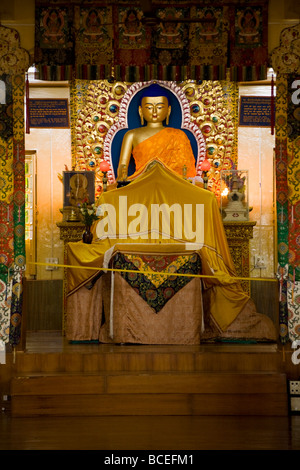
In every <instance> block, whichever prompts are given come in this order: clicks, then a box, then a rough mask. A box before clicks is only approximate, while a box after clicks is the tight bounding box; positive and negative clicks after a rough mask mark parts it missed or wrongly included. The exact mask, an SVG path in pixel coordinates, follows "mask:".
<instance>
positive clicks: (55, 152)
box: [25, 86, 71, 280]
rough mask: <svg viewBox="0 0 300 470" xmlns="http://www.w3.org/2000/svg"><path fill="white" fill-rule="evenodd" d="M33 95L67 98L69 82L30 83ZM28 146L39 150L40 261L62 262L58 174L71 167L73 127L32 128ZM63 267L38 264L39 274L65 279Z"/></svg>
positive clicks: (38, 240)
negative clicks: (49, 267) (53, 260)
mask: <svg viewBox="0 0 300 470" xmlns="http://www.w3.org/2000/svg"><path fill="white" fill-rule="evenodd" d="M30 98H67V99H69V88H68V87H67V86H61V87H60V86H55V87H53V86H52V87H50V86H49V87H39V86H32V87H30ZM25 145H26V150H35V151H36V163H37V183H36V186H37V201H36V202H37V262H38V263H45V261H46V258H58V263H59V264H62V263H63V242H62V241H61V240H60V238H59V236H60V233H59V229H58V227H57V226H56V222H60V221H61V220H62V214H61V213H60V211H59V210H60V208H62V206H63V185H62V182H61V181H60V179H59V178H58V174H62V172H63V171H64V169H65V165H67V166H68V168H69V169H70V168H71V133H70V129H34V128H31V129H30V134H26V135H25ZM62 271H63V270H62V268H58V269H56V270H54V271H48V270H46V266H37V269H36V273H37V275H36V278H37V279H40V280H43V279H62V277H63V273H62Z"/></svg>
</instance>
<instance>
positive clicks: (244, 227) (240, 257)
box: [223, 222, 256, 295]
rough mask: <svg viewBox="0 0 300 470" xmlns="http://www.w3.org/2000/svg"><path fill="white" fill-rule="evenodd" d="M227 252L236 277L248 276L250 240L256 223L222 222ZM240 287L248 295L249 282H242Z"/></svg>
mask: <svg viewBox="0 0 300 470" xmlns="http://www.w3.org/2000/svg"><path fill="white" fill-rule="evenodd" d="M223 225H224V229H225V234H226V237H227V241H228V245H229V250H230V253H231V256H232V260H233V263H234V266H235V269H236V273H237V276H238V277H249V276H250V240H251V238H253V227H254V226H255V225H256V222H223ZM241 284H242V287H243V289H244V291H245V292H247V294H249V295H250V281H248V280H247V281H242V282H241Z"/></svg>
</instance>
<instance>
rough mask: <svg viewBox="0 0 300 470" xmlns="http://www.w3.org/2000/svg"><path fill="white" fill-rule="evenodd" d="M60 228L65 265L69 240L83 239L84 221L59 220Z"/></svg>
mask: <svg viewBox="0 0 300 470" xmlns="http://www.w3.org/2000/svg"><path fill="white" fill-rule="evenodd" d="M56 225H57V227H58V228H59V230H60V239H61V240H63V242H64V265H66V263H67V244H68V243H69V242H78V241H79V240H81V239H82V233H83V231H84V224H83V223H82V222H64V221H63V222H57V224H56ZM66 281H67V270H66V269H65V268H64V274H63V283H64V288H63V331H64V330H65V328H64V325H65V315H66V299H67V282H66Z"/></svg>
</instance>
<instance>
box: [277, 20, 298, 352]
mask: <svg viewBox="0 0 300 470" xmlns="http://www.w3.org/2000/svg"><path fill="white" fill-rule="evenodd" d="M299 38H300V25H299V24H298V25H296V26H293V27H290V28H285V29H284V30H283V31H282V33H281V35H280V46H279V47H277V48H275V49H274V51H273V52H272V56H271V59H272V65H273V68H274V70H275V72H276V74H277V77H276V122H275V128H276V148H275V151H276V152H275V153H276V208H277V239H278V241H277V255H278V271H277V275H278V279H279V286H280V294H279V300H280V302H279V308H280V311H279V315H280V317H279V322H280V339H281V341H282V342H283V343H284V342H287V341H288V340H291V341H294V340H299V338H300V309H299V305H300V295H299V293H300V237H299V231H300V137H299V121H300V114H299V109H300V107H299V106H300V91H299V90H300V86H299V85H300V80H299V77H300V55H299V54H298V53H297V48H296V44H297V42H299Z"/></svg>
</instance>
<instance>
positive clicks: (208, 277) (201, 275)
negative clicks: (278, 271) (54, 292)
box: [28, 262, 278, 282]
mask: <svg viewBox="0 0 300 470" xmlns="http://www.w3.org/2000/svg"><path fill="white" fill-rule="evenodd" d="M28 264H29V265H35V266H54V267H55V268H71V269H85V270H86V269H90V270H94V271H105V272H106V271H108V272H110V271H113V272H124V273H135V274H153V272H152V271H139V270H137V269H134V270H133V269H117V268H101V267H94V266H84V267H83V266H72V265H69V264H51V263H33V262H29V263H28ZM156 274H157V275H162V276H182V277H199V278H206V279H218V278H221V276H215V275H209V274H188V273H173V272H172V273H170V272H164V271H158V272H155V275H156ZM232 279H236V280H237V281H270V282H277V281H278V279H277V278H271V277H270V278H268V277H266V278H262V277H239V276H234V277H232Z"/></svg>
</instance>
